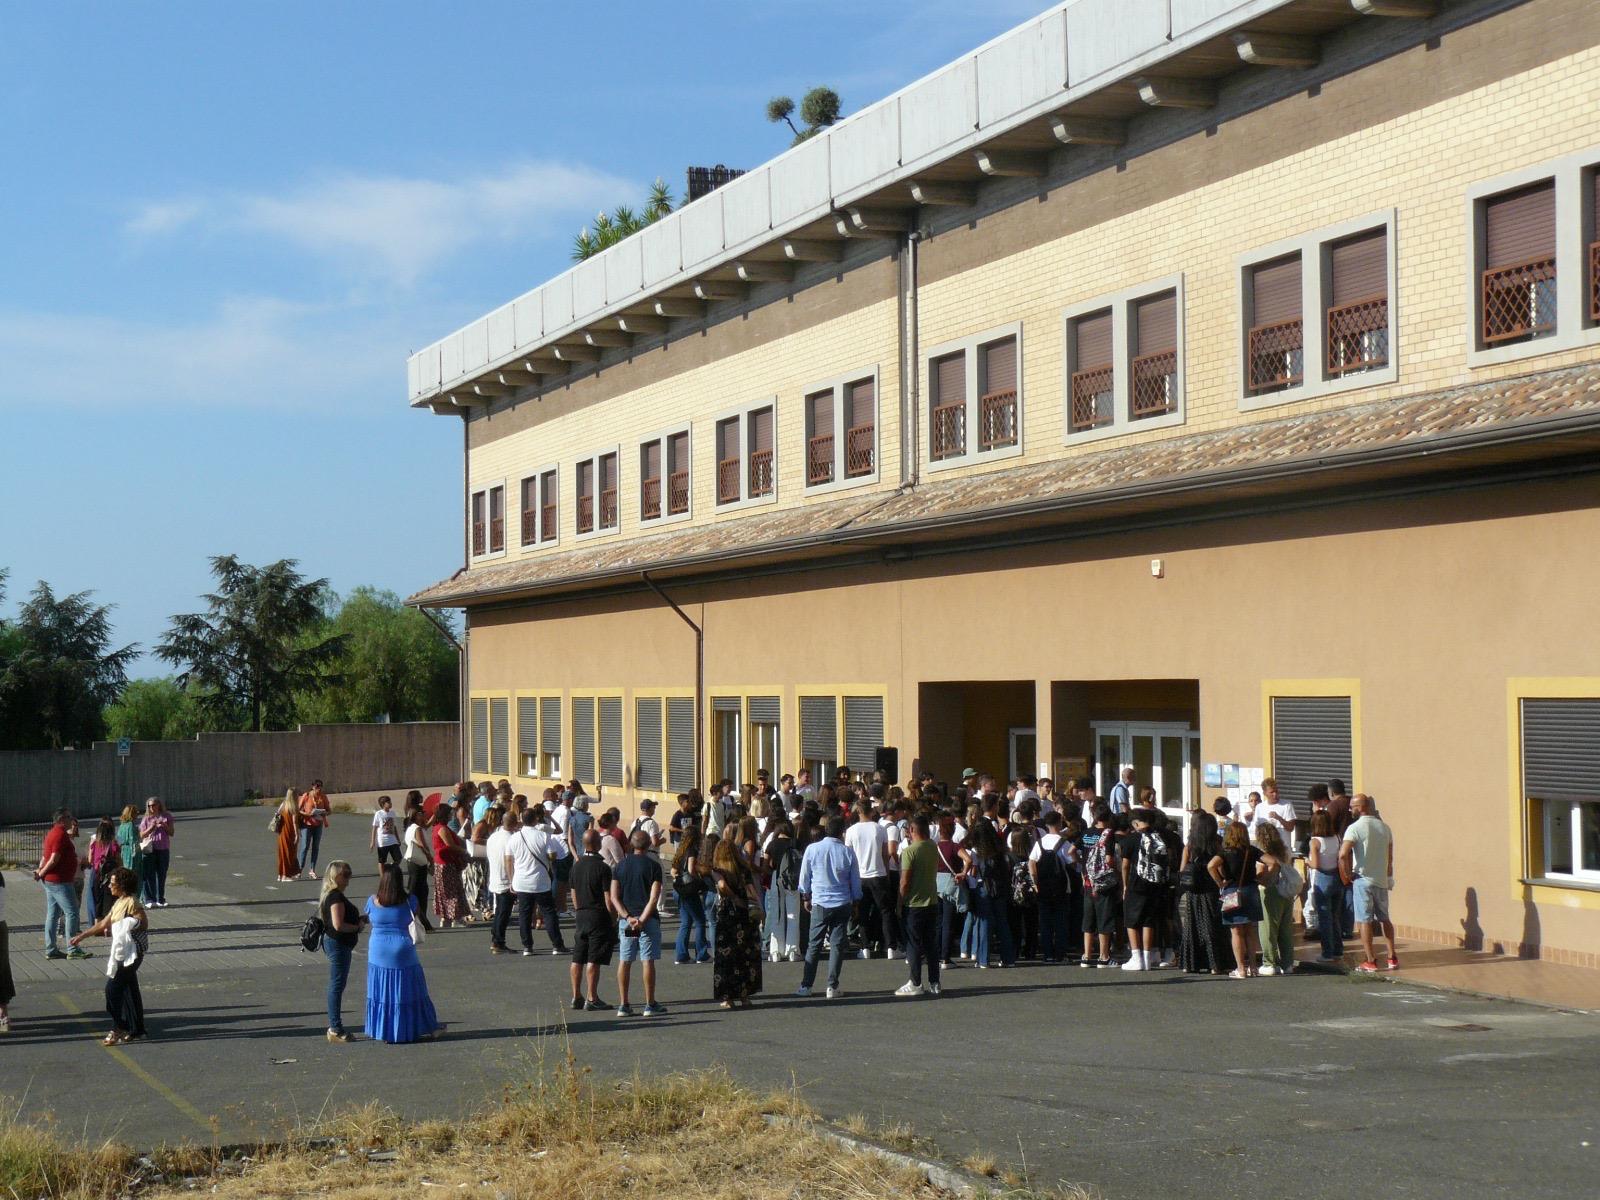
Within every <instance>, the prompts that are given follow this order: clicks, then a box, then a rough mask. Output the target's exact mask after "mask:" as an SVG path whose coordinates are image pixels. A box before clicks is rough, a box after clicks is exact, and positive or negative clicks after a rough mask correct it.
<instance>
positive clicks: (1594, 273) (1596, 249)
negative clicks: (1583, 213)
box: [1589, 242, 1600, 321]
mask: <svg viewBox="0 0 1600 1200" xmlns="http://www.w3.org/2000/svg"><path fill="white" fill-rule="evenodd" d="M1589 319H1590V320H1591V321H1600V242H1593V243H1591V244H1590V246H1589Z"/></svg>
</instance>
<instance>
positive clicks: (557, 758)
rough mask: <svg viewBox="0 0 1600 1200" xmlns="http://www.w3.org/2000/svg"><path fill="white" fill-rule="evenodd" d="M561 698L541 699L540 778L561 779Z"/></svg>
mask: <svg viewBox="0 0 1600 1200" xmlns="http://www.w3.org/2000/svg"><path fill="white" fill-rule="evenodd" d="M561 777H562V770H561V697H560V696H540V697H539V778H540V779H560V778H561Z"/></svg>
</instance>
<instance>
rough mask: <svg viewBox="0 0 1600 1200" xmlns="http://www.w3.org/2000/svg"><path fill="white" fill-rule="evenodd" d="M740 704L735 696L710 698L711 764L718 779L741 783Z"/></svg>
mask: <svg viewBox="0 0 1600 1200" xmlns="http://www.w3.org/2000/svg"><path fill="white" fill-rule="evenodd" d="M739 719H740V703H739V697H737V696H713V697H712V698H711V763H712V769H713V771H714V773H715V775H716V777H717V778H718V779H731V780H733V781H734V782H735V783H740V782H742V781H743V774H742V773H741V771H740V766H739V763H740V759H739V750H740V745H739Z"/></svg>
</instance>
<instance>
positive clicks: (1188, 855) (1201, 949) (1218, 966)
mask: <svg viewBox="0 0 1600 1200" xmlns="http://www.w3.org/2000/svg"><path fill="white" fill-rule="evenodd" d="M1221 849H1222V840H1221V839H1220V838H1219V837H1218V836H1217V819H1216V818H1215V817H1213V816H1212V815H1211V814H1210V813H1208V812H1199V811H1195V812H1192V813H1190V814H1189V838H1188V840H1187V841H1185V842H1184V844H1183V856H1182V858H1181V859H1180V860H1179V865H1178V967H1179V969H1180V970H1183V971H1188V972H1190V973H1191V974H1203V973H1204V972H1206V971H1209V972H1211V974H1213V975H1223V974H1226V973H1227V972H1228V971H1229V970H1231V969H1232V968H1233V954H1232V953H1231V952H1230V951H1229V949H1228V938H1227V935H1226V934H1224V933H1223V931H1222V910H1221V909H1220V908H1219V907H1218V900H1217V881H1216V880H1215V879H1213V878H1212V877H1211V872H1210V871H1209V870H1208V869H1207V865H1208V864H1209V863H1210V862H1211V860H1212V859H1213V858H1215V857H1217V854H1218V852H1219V851H1220V850H1221Z"/></svg>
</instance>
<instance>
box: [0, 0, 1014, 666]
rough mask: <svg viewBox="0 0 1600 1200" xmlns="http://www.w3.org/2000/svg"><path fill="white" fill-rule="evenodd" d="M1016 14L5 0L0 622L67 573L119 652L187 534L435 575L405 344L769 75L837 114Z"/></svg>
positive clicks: (197, 564) (754, 149)
mask: <svg viewBox="0 0 1600 1200" xmlns="http://www.w3.org/2000/svg"><path fill="white" fill-rule="evenodd" d="M1045 7H1046V4H1045V0H1038V2H1036V3H1026V2H1025V3H1017V2H1011V0H983V2H981V3H970V2H969V3H959V2H956V0H922V2H913V0H903V2H900V3H888V2H883V0H850V2H842V0H808V2H806V3H792V4H778V3H767V2H765V0H759V2H758V0H744V2H735V0H699V2H696V0H685V2H682V3H678V4H670V5H669V4H648V5H647V4H628V3H624V4H621V5H614V6H609V7H607V8H605V9H602V10H596V9H595V8H594V7H593V6H590V5H579V4H566V3H534V2H532V0H526V2H523V3H509V2H497V3H488V2H480V3H467V2H460V3H451V4H444V3H427V4H424V3H382V4H380V3H377V2H376V0H369V2H367V3H360V4H357V3H335V4H330V3H327V2H326V0H322V2H320V3H294V2H290V0H274V2H271V3H268V2H266V0H230V2H228V3H218V2H216V0H211V2H207V3H199V2H190V3H163V4H155V3H129V2H124V3H115V4H113V3H70V4H30V3H24V2H22V0H0V162H3V164H4V169H3V174H0V568H7V567H9V568H10V571H11V578H10V582H9V588H8V597H7V599H6V601H5V602H4V605H3V606H0V612H7V613H9V612H11V611H13V610H14V609H15V606H16V604H17V602H18V601H19V600H20V599H21V597H22V596H23V594H24V593H26V592H27V591H28V590H31V588H32V587H33V584H34V581H36V580H38V579H44V580H47V581H48V582H49V583H50V584H51V586H52V587H54V588H55V589H56V590H57V591H58V592H65V591H76V590H79V589H84V588H89V589H93V590H94V591H95V592H96V594H97V596H98V597H99V598H100V599H101V600H102V601H105V602H109V603H112V604H114V605H115V606H116V609H115V620H116V625H117V633H118V637H119V640H120V641H122V642H128V641H136V642H139V643H141V644H142V645H144V646H145V647H147V648H148V647H150V646H151V645H153V644H154V642H155V641H156V639H157V638H158V637H159V636H160V634H161V632H162V630H163V629H164V628H165V627H166V622H167V619H168V617H169V616H170V615H171V614H173V613H177V612H185V611H192V610H193V609H194V608H195V607H197V600H196V597H197V596H198V595H199V594H200V593H202V592H203V591H205V590H206V589H207V586H208V583H209V576H208V573H207V569H206V560H207V557H208V556H210V555H213V554H222V553H236V554H239V555H240V556H242V557H243V558H245V559H246V560H247V561H253V562H264V561H268V560H271V559H275V558H279V557H289V558H296V559H299V560H300V562H301V564H302V568H303V569H304V570H305V571H306V572H307V573H308V574H310V575H312V576H326V577H327V578H328V579H329V580H330V581H331V582H332V584H333V585H334V586H335V587H336V588H338V589H340V590H347V589H349V588H352V587H355V586H357V585H360V584H371V585H374V586H379V587H386V588H391V589H393V590H394V591H397V592H399V593H401V594H402V595H404V594H406V593H408V592H410V591H412V590H415V589H416V588H419V587H422V586H424V585H426V584H429V583H432V582H433V581H435V580H436V579H439V578H442V577H443V576H445V575H448V574H449V573H450V572H451V571H452V570H454V569H455V567H456V566H458V565H459V562H460V544H461V540H460V520H461V514H460V508H459V498H460V433H459V428H458V426H457V424H456V423H455V422H450V421H444V420H441V419H439V418H436V417H433V416H431V415H428V414H426V413H418V412H413V411H410V410H409V409H408V408H407V406H406V398H405V357H406V355H407V354H408V353H409V352H410V351H411V350H413V349H416V348H418V347H421V346H424V345H427V344H428V343H430V342H433V341H435V340H437V339H438V338H439V337H440V336H442V335H443V334H446V333H448V332H450V331H451V330H453V329H455V328H457V327H459V326H460V325H462V324H464V323H465V322H467V321H469V320H471V319H472V318H474V317H477V316H479V315H481V314H482V313H484V312H486V311H487V310H488V309H490V308H491V307H494V306H496V305H498V304H501V303H503V302H504V301H506V300H507V299H509V298H510V297H512V296H514V295H517V294H519V293H520V292H523V291H525V290H527V289H528V288H530V287H532V286H534V285H536V284H538V283H540V282H542V281H543V280H544V279H546V278H548V277H550V276H551V275H554V274H556V273H557V272H559V271H561V270H563V269H565V267H566V266H567V265H569V259H568V255H569V253H570V244H571V238H572V235H573V234H574V233H575V232H576V231H577V230H578V228H579V227H580V226H581V225H583V224H584V223H585V222H586V221H587V220H589V219H590V217H591V216H592V214H593V213H594V211H595V210H596V209H598V208H602V207H610V206H612V205H614V204H616V203H618V202H628V203H636V202H637V201H638V200H639V198H640V197H641V196H642V195H643V193H644V191H645V188H646V186H647V185H648V183H649V182H650V181H651V180H652V179H654V178H655V177H657V176H658V175H659V176H661V177H663V178H665V179H666V180H667V181H668V183H669V184H671V185H672V186H673V187H674V190H675V191H678V190H681V188H682V181H683V169H684V167H685V166H688V165H689V164H712V163H717V162H725V163H728V164H729V165H733V166H745V167H748V166H753V165H755V164H757V163H759V162H761V161H763V160H764V159H766V158H769V157H771V156H772V155H773V154H776V153H778V152H779V151H781V150H782V149H784V148H785V147H786V146H787V144H788V137H787V135H786V132H785V131H784V130H783V129H781V128H780V127H777V126H772V125H769V124H767V122H766V121H765V119H764V117H763V113H762V109H763V106H764V104H765V101H766V100H767V98H768V97H769V96H772V95H774V94H778V93H788V94H791V95H794V96H795V97H796V98H797V99H798V97H799V96H800V95H801V94H802V93H803V92H804V91H805V90H806V89H807V88H809V87H811V86H812V85H814V84H818V83H827V84H830V85H832V86H833V87H835V88H836V89H837V90H838V91H839V92H840V94H841V96H842V97H843V100H844V106H845V112H846V113H849V112H852V111H854V110H855V109H857V108H860V107H862V106H863V105H865V104H868V103H870V102H871V101H873V100H875V99H878V98H879V97H881V96H883V95H885V94H887V93H888V92H891V91H893V90H895V89H897V88H899V87H901V86H903V85H904V84H906V83H908V82H910V81H911V80H913V79H915V78H917V77H918V76H920V75H922V74H924V73H926V72H927V71H929V70H932V69H933V68H935V67H937V66H939V65H941V64H943V63H945V62H947V61H949V60H950V59H952V58H955V57H956V56H958V55H959V54H961V53H962V52H963V51H965V50H968V49H970V48H971V47H973V46H976V45H977V44H979V43H980V42H982V41H985V40H987V39H988V38H990V37H993V36H994V35H996V34H998V33H1000V32H1002V31H1003V30H1005V29H1007V28H1009V27H1011V26H1012V25H1014V24H1016V23H1017V22H1018V21H1020V20H1023V19H1024V18H1026V17H1028V16H1030V15H1032V14H1033V13H1035V12H1037V11H1042V10H1043V9H1044V8H1045ZM597 11H598V14H599V15H596V14H597ZM168 669H169V668H167V667H165V666H164V665H163V664H161V663H160V662H158V661H157V660H154V659H146V660H145V661H144V662H143V663H142V664H141V666H140V668H139V669H138V671H137V672H136V673H138V674H161V673H165V672H166V671H167V670H168Z"/></svg>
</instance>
